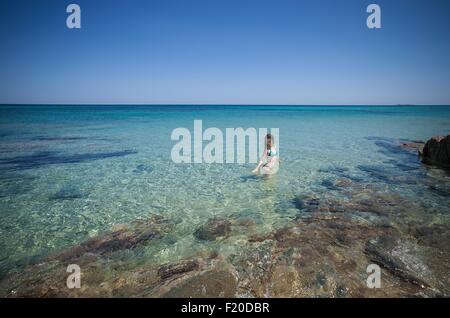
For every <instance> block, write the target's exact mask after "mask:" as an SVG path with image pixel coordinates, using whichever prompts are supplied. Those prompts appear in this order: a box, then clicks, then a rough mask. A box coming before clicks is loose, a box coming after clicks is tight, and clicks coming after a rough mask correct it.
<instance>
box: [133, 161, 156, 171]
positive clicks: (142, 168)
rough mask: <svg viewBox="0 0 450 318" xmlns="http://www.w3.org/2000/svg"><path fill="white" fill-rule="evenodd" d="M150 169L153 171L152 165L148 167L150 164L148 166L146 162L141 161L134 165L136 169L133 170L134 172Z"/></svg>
mask: <svg viewBox="0 0 450 318" xmlns="http://www.w3.org/2000/svg"><path fill="white" fill-rule="evenodd" d="M152 171H153V168H152V167H150V166H148V165H146V164H143V163H141V164H138V165H137V166H136V169H134V170H133V172H134V173H142V172H152Z"/></svg>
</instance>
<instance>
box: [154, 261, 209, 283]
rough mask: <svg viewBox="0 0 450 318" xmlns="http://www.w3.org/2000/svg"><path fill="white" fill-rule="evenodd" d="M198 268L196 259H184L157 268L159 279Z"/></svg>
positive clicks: (198, 264)
mask: <svg viewBox="0 0 450 318" xmlns="http://www.w3.org/2000/svg"><path fill="white" fill-rule="evenodd" d="M199 268H200V263H199V261H198V260H186V261H181V262H178V263H174V264H166V265H162V266H161V267H160V268H159V269H158V275H159V276H160V277H161V279H167V278H170V277H173V276H175V275H179V274H184V273H187V272H191V271H194V270H198V269H199Z"/></svg>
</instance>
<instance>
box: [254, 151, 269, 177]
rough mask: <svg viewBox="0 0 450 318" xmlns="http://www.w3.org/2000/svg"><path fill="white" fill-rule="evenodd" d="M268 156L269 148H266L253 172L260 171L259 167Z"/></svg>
mask: <svg viewBox="0 0 450 318" xmlns="http://www.w3.org/2000/svg"><path fill="white" fill-rule="evenodd" d="M266 157H267V149H264V153H263V155H262V156H261V159H259V162H258V165H257V166H256V168H255V169H253V171H252V172H253V173H257V172H258V170H259V168H260V167H261V166H262V165H263V163H264V160H265V159H266Z"/></svg>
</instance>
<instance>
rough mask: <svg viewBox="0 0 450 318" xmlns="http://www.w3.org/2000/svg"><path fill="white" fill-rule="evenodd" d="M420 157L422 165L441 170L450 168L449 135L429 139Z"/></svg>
mask: <svg viewBox="0 0 450 318" xmlns="http://www.w3.org/2000/svg"><path fill="white" fill-rule="evenodd" d="M420 157H421V159H422V162H423V163H426V164H430V165H435V166H439V167H443V168H450V135H447V136H445V137H443V136H438V137H433V138H431V139H429V140H428V141H427V142H426V144H425V146H424V147H423V150H422V152H420Z"/></svg>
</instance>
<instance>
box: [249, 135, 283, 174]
mask: <svg viewBox="0 0 450 318" xmlns="http://www.w3.org/2000/svg"><path fill="white" fill-rule="evenodd" d="M279 163H280V159H279V158H278V154H277V148H276V146H275V139H274V138H273V136H272V135H271V134H267V135H266V142H265V148H264V153H263V155H262V157H261V159H260V160H259V163H258V165H257V166H256V168H255V169H254V170H253V171H252V172H253V173H256V174H259V173H261V174H275V173H277V171H278V166H279Z"/></svg>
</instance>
